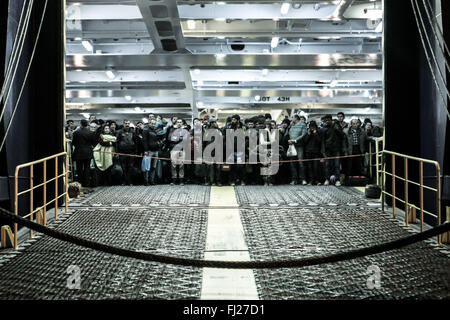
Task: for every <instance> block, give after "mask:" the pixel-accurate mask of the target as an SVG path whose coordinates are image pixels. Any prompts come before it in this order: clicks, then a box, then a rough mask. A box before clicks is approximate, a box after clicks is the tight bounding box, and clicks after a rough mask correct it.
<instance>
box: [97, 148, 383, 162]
mask: <svg viewBox="0 0 450 320" xmlns="http://www.w3.org/2000/svg"><path fill="white" fill-rule="evenodd" d="M93 152H98V153H103V154H112V155H116V156H119V157H131V158H141V159H142V158H144V157H146V158H148V159H155V160H161V161H176V162H179V163H180V164H181V162H182V164H225V165H236V164H237V165H245V164H247V165H255V164H263V165H269V164H277V163H293V162H312V161H326V160H334V159H347V158H359V157H366V156H373V155H377V154H382V153H383V151H379V152H373V153H365V154H354V155H347V156H336V157H325V158H315V159H293V160H280V161H267V162H260V161H259V162H258V161H257V162H227V161H225V162H220V161H204V160H181V159H172V158H162V157H154V156H141V155H136V154H129V153H119V152H107V151H101V150H94V151H93ZM200 161H201V163H199V162H200Z"/></svg>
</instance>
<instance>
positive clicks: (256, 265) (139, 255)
mask: <svg viewBox="0 0 450 320" xmlns="http://www.w3.org/2000/svg"><path fill="white" fill-rule="evenodd" d="M0 218H5V219H7V220H8V221H11V222H13V223H18V224H20V225H22V226H24V227H27V228H29V229H32V230H34V231H36V232H40V233H42V234H45V235H47V236H49V237H52V238H56V239H59V240H62V241H66V242H69V243H72V244H75V245H79V246H82V247H85V248H90V249H94V250H97V251H101V252H105V253H109V254H114V255H118V256H122V257H128V258H134V259H139V260H144V261H148V262H158V263H163V264H171V265H177V266H185V267H197V268H219V269H277V268H300V267H305V266H314V265H319V264H325V263H334V262H339V261H346V260H352V259H356V258H361V257H365V256H368V255H373V254H378V253H382V252H386V251H390V250H394V249H398V248H401V247H405V246H408V245H411V244H414V243H417V242H421V241H423V240H426V239H429V238H431V237H434V236H437V235H439V234H443V233H445V232H448V231H450V222H446V223H444V224H442V225H440V226H437V227H435V228H433V229H430V230H427V231H425V232H422V233H418V234H414V235H411V236H408V237H405V238H401V239H398V240H394V241H391V242H387V243H383V244H378V245H374V246H371V247H367V248H362V249H356V250H351V251H347V252H342V253H337V254H332V255H326V256H320V257H310V258H303V259H297V260H280V261H244V262H241V261H239V262H238V261H212V260H195V259H186V258H177V257H169V256H162V255H155V254H151V253H146V252H139V251H132V250H128V249H123V248H117V247H113V246H109V245H105V244H102V243H97V242H94V241H90V240H86V239H82V238H79V237H76V236H72V235H69V234H67V233H63V232H60V231H56V230H53V229H50V228H47V227H44V226H42V225H40V224H37V223H34V222H32V221H29V220H26V219H23V218H22V217H19V216H16V215H14V214H13V213H12V212H9V211H7V210H5V209H2V208H0Z"/></svg>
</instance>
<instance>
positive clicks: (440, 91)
mask: <svg viewBox="0 0 450 320" xmlns="http://www.w3.org/2000/svg"><path fill="white" fill-rule="evenodd" d="M416 4H417V3H416ZM411 6H412V9H413V12H414V17H415V19H416V23H417V28H418V29H419V35H420V40H421V42H422V46H423V49H424V51H425V55H426V58H427V62H428V66H429V68H430V71H431V74H432V76H433V80H434V83H435V85H436V87H437V89H438V90H439V93H440V95H441V98H442V102H443V105H444V107H445V106H446V105H447V101H446V100H445V98H444V94H443V93H442V90H441V86H440V85H439V83H438V81H437V79H436V74H435V73H434V70H433V66H432V65H431V59H430V56H429V54H428V50H427V46H426V44H425V40H424V38H423V34H422V28H421V27H420V23H419V18H418V16H417V12H416V7H415V5H414V0H411ZM425 32H426V29H425ZM446 89H447V88H446ZM447 93H448V90H447ZM445 111H446V112H447V117H448V119H449V120H450V112H449V111H448V109H447V108H446V110H445Z"/></svg>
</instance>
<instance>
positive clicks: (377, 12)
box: [364, 8, 383, 20]
mask: <svg viewBox="0 0 450 320" xmlns="http://www.w3.org/2000/svg"><path fill="white" fill-rule="evenodd" d="M364 14H366V17H365V18H367V19H370V20H378V19H382V18H383V10H382V9H376V8H368V9H364Z"/></svg>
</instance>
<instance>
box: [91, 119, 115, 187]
mask: <svg viewBox="0 0 450 320" xmlns="http://www.w3.org/2000/svg"><path fill="white" fill-rule="evenodd" d="M116 140H117V138H116V137H115V136H113V135H112V134H111V131H110V128H109V126H106V125H105V126H104V127H103V129H102V131H101V134H100V136H99V139H98V144H97V146H96V147H95V148H94V160H95V166H96V168H97V173H98V175H99V177H100V178H101V181H103V182H104V183H106V184H108V185H109V184H110V171H111V168H112V166H113V161H114V154H113V153H114V152H115V150H116V148H115V144H116Z"/></svg>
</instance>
